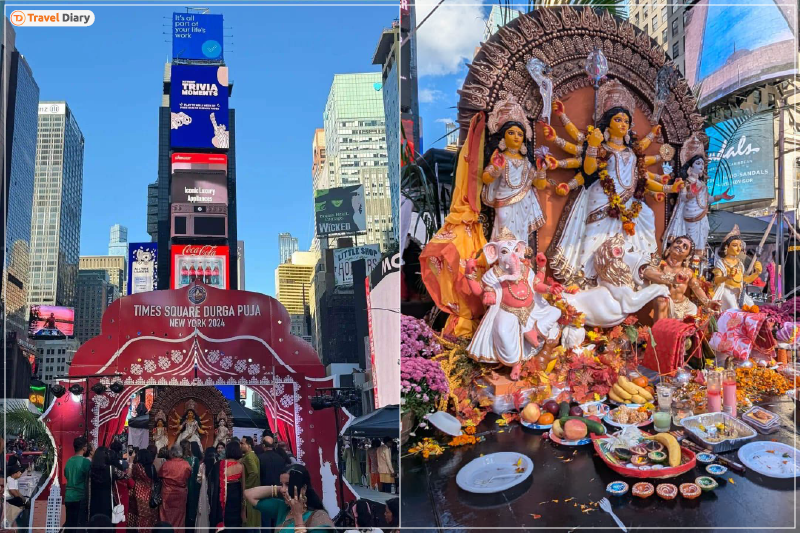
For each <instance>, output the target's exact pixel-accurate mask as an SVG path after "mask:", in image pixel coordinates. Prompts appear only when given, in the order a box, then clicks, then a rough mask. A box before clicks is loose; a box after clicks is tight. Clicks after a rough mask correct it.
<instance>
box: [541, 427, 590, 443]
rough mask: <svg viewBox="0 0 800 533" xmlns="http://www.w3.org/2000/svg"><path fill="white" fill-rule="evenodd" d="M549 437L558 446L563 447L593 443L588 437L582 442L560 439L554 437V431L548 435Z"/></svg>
mask: <svg viewBox="0 0 800 533" xmlns="http://www.w3.org/2000/svg"><path fill="white" fill-rule="evenodd" d="M548 436H549V437H550V440H552V441H553V442H555V443H556V444H560V445H562V446H583V445H584V444H589V443H590V442H592V439H591V437H589V436H587V437H586V438H584V439H581V440H566V439H559V438H558V437H556V436H555V435H553V430H550V432H549V433H548Z"/></svg>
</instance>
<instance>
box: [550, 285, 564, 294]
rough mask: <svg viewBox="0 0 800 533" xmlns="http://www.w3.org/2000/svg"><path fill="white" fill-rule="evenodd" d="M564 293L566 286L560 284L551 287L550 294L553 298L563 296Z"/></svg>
mask: <svg viewBox="0 0 800 533" xmlns="http://www.w3.org/2000/svg"><path fill="white" fill-rule="evenodd" d="M562 292H564V286H563V285H562V284H560V283H553V284H552V285H550V294H552V295H553V296H561V293H562Z"/></svg>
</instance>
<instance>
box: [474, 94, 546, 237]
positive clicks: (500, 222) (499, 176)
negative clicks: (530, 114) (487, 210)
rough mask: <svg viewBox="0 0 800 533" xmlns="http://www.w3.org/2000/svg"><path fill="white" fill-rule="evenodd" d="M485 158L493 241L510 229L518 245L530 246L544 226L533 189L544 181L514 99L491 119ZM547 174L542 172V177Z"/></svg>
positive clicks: (485, 189) (530, 132) (484, 194)
mask: <svg viewBox="0 0 800 533" xmlns="http://www.w3.org/2000/svg"><path fill="white" fill-rule="evenodd" d="M487 126H488V128H489V134H490V136H489V138H488V139H487V143H486V155H487V156H489V157H488V158H487V160H488V161H489V164H488V165H486V168H485V169H484V171H483V176H482V179H483V183H484V185H485V186H484V187H483V192H482V193H481V200H482V201H483V203H484V205H488V206H489V207H493V208H494V212H495V215H494V227H493V228H492V240H493V241H496V240H498V237H499V235H500V231H501V230H502V229H507V230H509V231H511V233H513V234H514V237H515V238H516V239H517V240H518V241H523V242H525V243H526V245H527V243H528V238H529V237H530V235H531V234H532V233H533V232H534V231H536V230H538V229H539V228H540V227H541V226H542V225H543V224H544V215H543V214H542V209H541V207H540V206H539V198H538V196H537V194H536V190H535V189H534V188H533V186H534V185H536V186H537V188H540V189H542V188H544V186H545V181H544V179H543V176H540V172H539V171H537V169H536V168H535V166H534V164H533V162H532V161H533V159H532V155H533V154H532V153H531V146H530V145H531V141H532V140H533V130H531V126H530V121H529V120H528V119H527V117H526V116H525V111H523V109H522V106H520V105H519V104H518V103H517V102H516V100H514V99H513V97H509V98H508V99H506V100H501V101H500V102H498V103H497V105H496V106H495V108H494V110H493V111H492V113H491V114H490V115H489V121H488V124H487ZM543 173H544V171H541V174H543Z"/></svg>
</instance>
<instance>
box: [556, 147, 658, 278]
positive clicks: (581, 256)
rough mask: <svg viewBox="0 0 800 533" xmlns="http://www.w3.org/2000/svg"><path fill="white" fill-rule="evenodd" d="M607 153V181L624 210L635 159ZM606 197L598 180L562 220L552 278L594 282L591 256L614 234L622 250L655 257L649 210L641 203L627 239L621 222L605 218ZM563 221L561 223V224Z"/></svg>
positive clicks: (630, 199)
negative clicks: (620, 238) (621, 239)
mask: <svg viewBox="0 0 800 533" xmlns="http://www.w3.org/2000/svg"><path fill="white" fill-rule="evenodd" d="M605 148H606V150H608V151H609V152H610V153H611V157H610V158H609V159H608V166H607V167H606V170H608V174H609V177H610V178H611V179H612V180H614V188H615V190H616V191H617V193H618V194H619V195H620V199H621V200H622V201H623V203H624V205H625V207H626V208H630V207H631V205H632V204H633V202H634V201H635V200H634V198H633V194H634V192H635V190H636V181H637V176H636V155H635V154H634V153H633V150H631V149H630V148H625V149H624V150H620V151H615V150H613V149H612V148H610V147H608V146H605ZM608 201H609V200H608V196H607V195H606V193H605V191H603V186H602V184H601V183H600V180H597V181H595V182H594V183H592V184H591V185H590V186H589V187H588V188H583V189H581V190H580V192H579V193H578V196H577V198H576V199H575V202H574V204H573V206H572V208H571V209H570V211H569V213H568V214H567V215H562V216H567V219H566V225H565V226H564V229H563V231H562V233H561V236H560V238H559V240H558V242H557V244H556V247H555V251H554V253H553V254H552V255H551V257H550V267H551V268H552V269H553V272H554V274H555V277H556V278H557V279H559V280H561V281H564V282H568V281H570V280H571V279H572V278H573V277H575V276H579V275H580V274H581V273H583V276H584V278H585V279H587V280H590V281H592V282H594V281H595V280H596V278H597V272H596V270H595V268H594V252H595V251H596V250H597V249H598V248H599V247H600V245H601V244H603V243H604V242H605V241H606V239H608V238H609V237H612V236H614V235H617V234H621V235H623V237H624V238H625V250H626V252H627V251H631V249H633V252H635V253H638V254H641V255H644V256H650V255H651V254H653V253H655V252H656V250H657V248H658V244H657V241H656V220H655V214H654V213H653V210H652V209H650V208H649V207H648V206H647V204H646V203H644V200H642V209H641V211H640V212H639V216H638V217H637V218H636V219H635V220H634V224H636V233H635V234H634V235H627V234H626V233H625V231H624V230H623V229H622V220H621V219H619V218H612V217H610V216H608V214H607V209H608ZM563 222H564V220H563V219H562V221H561V223H563Z"/></svg>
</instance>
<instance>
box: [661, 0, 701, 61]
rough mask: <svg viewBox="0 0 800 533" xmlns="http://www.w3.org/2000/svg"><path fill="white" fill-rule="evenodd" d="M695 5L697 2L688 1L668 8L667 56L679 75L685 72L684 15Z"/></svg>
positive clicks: (693, 0) (695, 0)
mask: <svg viewBox="0 0 800 533" xmlns="http://www.w3.org/2000/svg"><path fill="white" fill-rule="evenodd" d="M695 3H697V0H688V1H687V2H685V3H684V4H676V5H671V6H669V8H668V10H669V20H668V29H669V42H668V46H667V49H666V50H667V55H668V56H669V57H671V58H672V61H673V62H674V63H675V66H676V67H677V68H678V70H679V71H680V73H681V74H684V73H685V72H686V47H685V39H684V38H685V36H686V33H685V31H686V14H687V13H688V12H689V10H690V9H691V8H692V6H693V5H694V4H695Z"/></svg>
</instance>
